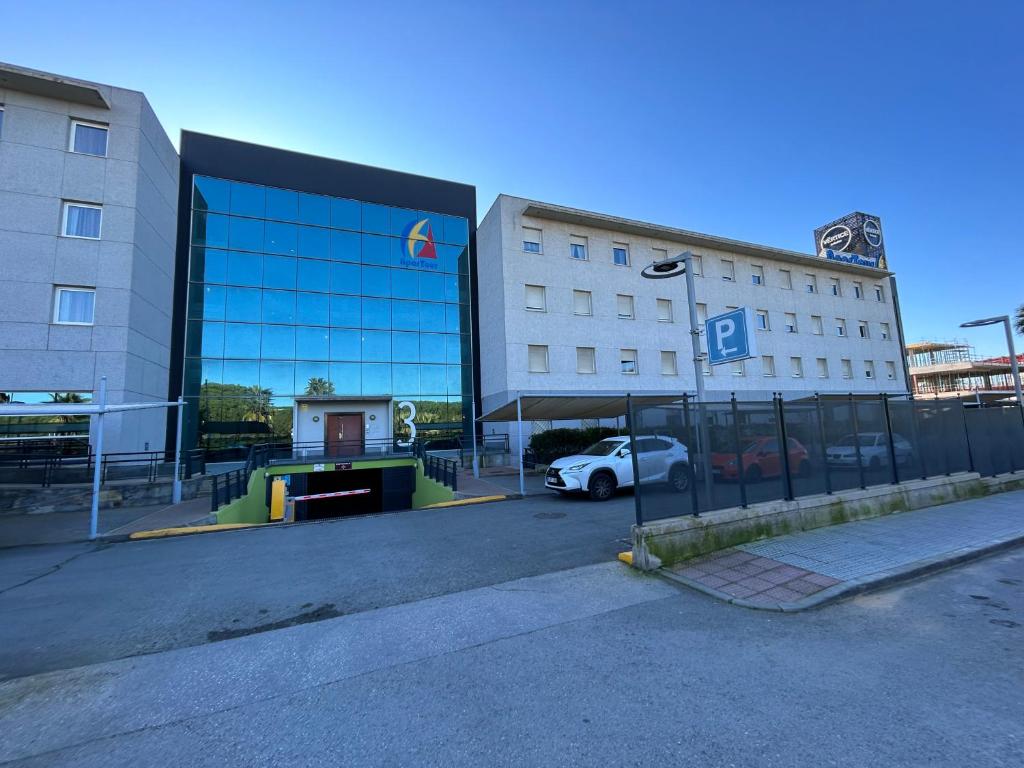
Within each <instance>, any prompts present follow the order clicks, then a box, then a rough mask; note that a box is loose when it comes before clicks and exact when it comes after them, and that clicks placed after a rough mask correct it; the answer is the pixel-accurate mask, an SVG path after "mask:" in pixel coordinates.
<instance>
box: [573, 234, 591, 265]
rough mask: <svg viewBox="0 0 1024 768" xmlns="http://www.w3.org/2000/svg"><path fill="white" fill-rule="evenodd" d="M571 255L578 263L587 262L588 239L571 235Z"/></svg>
mask: <svg viewBox="0 0 1024 768" xmlns="http://www.w3.org/2000/svg"><path fill="white" fill-rule="evenodd" d="M569 255H570V256H572V258H574V259H577V260H578V261H586V260H587V238H585V237H578V236H576V235H571V236H570V237H569Z"/></svg>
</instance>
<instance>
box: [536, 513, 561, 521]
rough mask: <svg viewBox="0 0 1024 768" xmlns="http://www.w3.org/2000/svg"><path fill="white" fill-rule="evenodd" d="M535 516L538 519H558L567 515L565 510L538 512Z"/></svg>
mask: <svg viewBox="0 0 1024 768" xmlns="http://www.w3.org/2000/svg"><path fill="white" fill-rule="evenodd" d="M534 517H536V518H537V519H538V520H557V519H558V518H559V517H565V512H538V513H537V514H536V515H534Z"/></svg>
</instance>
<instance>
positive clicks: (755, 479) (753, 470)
mask: <svg viewBox="0 0 1024 768" xmlns="http://www.w3.org/2000/svg"><path fill="white" fill-rule="evenodd" d="M744 477H745V479H746V481H747V482H748V483H759V482H761V468H760V467H759V466H757V464H754V465H752V466H751V467H750V468H749V469H747V473H746V475H745V476H744Z"/></svg>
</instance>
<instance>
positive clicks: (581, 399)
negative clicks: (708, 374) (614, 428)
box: [477, 393, 683, 421]
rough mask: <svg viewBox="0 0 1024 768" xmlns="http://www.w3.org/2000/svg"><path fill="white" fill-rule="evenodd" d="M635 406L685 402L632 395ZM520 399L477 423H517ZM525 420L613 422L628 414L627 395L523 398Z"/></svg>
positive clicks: (668, 397)
mask: <svg viewBox="0 0 1024 768" xmlns="http://www.w3.org/2000/svg"><path fill="white" fill-rule="evenodd" d="M631 397H632V402H633V406H634V407H636V406H641V405H667V404H669V403H676V402H682V399H683V395H682V394H674V395H632V396H631ZM516 400H517V399H515V398H514V399H512V400H509V401H508V402H507V403H505V404H504V405H502V406H500V407H498V408H495V409H494V410H493V411H491V412H490V413H486V414H484V415H483V416H481V417H480V418H479V419H477V421H516V420H517V418H518V412H517V407H516V406H517V402H516ZM521 400H522V409H523V413H522V416H523V421H568V420H572V419H614V418H616V417H618V416H625V415H626V395H625V394H605V395H587V394H572V393H570V394H561V395H522V397H521Z"/></svg>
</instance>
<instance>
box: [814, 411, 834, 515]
mask: <svg viewBox="0 0 1024 768" xmlns="http://www.w3.org/2000/svg"><path fill="white" fill-rule="evenodd" d="M814 409H815V410H816V411H817V413H818V440H819V441H820V442H821V465H822V467H823V468H824V470H825V493H826V494H828V495H829V496H831V495H832V475H831V473H830V472H829V469H828V445H827V444H826V443H827V440H828V438H827V433H826V431H825V411H824V410H823V409H822V407H821V396H820V395H819V394H818V393H817V392H815V393H814Z"/></svg>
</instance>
